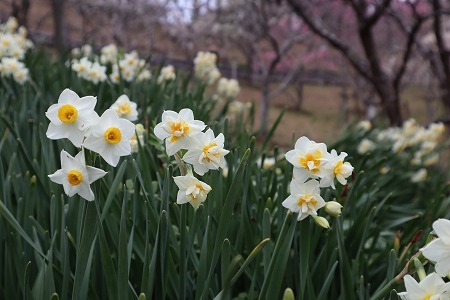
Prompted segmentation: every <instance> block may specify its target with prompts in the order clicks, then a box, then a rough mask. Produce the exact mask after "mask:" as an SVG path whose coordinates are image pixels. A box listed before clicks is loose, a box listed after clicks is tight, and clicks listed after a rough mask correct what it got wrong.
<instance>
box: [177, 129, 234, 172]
mask: <svg viewBox="0 0 450 300" xmlns="http://www.w3.org/2000/svg"><path fill="white" fill-rule="evenodd" d="M223 143H224V137H223V134H222V133H220V134H219V135H218V136H217V137H214V132H213V131H212V130H211V129H208V130H207V131H206V132H204V133H203V132H200V133H198V134H196V135H195V136H194V137H193V138H192V143H191V146H190V147H189V150H188V152H186V154H185V155H184V156H183V160H184V161H185V162H187V163H190V164H192V165H193V166H194V171H195V173H197V174H198V175H204V174H205V173H206V172H208V170H218V169H219V168H222V169H223V168H225V167H226V161H225V158H224V156H225V155H227V154H228V153H229V152H230V151H228V150H225V149H223Z"/></svg>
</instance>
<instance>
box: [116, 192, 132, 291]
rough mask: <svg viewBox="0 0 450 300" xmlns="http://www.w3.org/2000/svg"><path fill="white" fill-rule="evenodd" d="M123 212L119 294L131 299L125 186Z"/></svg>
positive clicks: (120, 238) (119, 255)
mask: <svg viewBox="0 0 450 300" xmlns="http://www.w3.org/2000/svg"><path fill="white" fill-rule="evenodd" d="M123 190H124V195H123V201H122V213H121V214H120V232H119V253H118V259H117V260H118V266H117V288H118V291H117V295H118V298H119V299H129V293H128V251H127V224H126V215H127V208H126V202H127V192H126V187H125V186H124V187H123Z"/></svg>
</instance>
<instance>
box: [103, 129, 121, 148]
mask: <svg viewBox="0 0 450 300" xmlns="http://www.w3.org/2000/svg"><path fill="white" fill-rule="evenodd" d="M104 137H105V140H106V141H107V142H108V143H110V144H117V143H119V142H120V141H121V140H122V133H121V132H120V129H119V128H117V127H109V128H108V129H106V131H105V134H104Z"/></svg>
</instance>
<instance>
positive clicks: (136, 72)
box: [109, 51, 151, 83]
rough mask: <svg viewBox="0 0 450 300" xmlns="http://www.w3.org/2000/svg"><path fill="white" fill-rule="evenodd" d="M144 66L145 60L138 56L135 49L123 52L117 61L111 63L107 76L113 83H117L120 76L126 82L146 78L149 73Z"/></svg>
mask: <svg viewBox="0 0 450 300" xmlns="http://www.w3.org/2000/svg"><path fill="white" fill-rule="evenodd" d="M146 67H147V63H146V61H145V60H144V59H141V58H139V55H138V53H137V52H136V51H133V52H130V53H125V55H124V56H123V57H122V58H121V59H120V60H119V62H118V63H114V64H113V65H112V73H111V74H110V75H109V77H110V79H111V81H112V82H113V83H118V82H119V81H120V78H122V79H123V80H125V81H127V82H132V81H135V80H136V81H142V80H147V79H150V78H151V73H150V71H149V70H148V69H147V68H146Z"/></svg>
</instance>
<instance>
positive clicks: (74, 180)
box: [67, 170, 83, 186]
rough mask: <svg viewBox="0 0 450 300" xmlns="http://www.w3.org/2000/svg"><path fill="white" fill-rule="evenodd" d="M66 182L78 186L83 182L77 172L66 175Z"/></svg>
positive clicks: (71, 171) (81, 176)
mask: <svg viewBox="0 0 450 300" xmlns="http://www.w3.org/2000/svg"><path fill="white" fill-rule="evenodd" d="M67 180H68V181H69V183H70V184H71V185H74V186H75V185H79V184H80V183H81V181H83V175H82V174H81V172H79V171H77V170H70V171H69V172H68V173H67Z"/></svg>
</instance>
